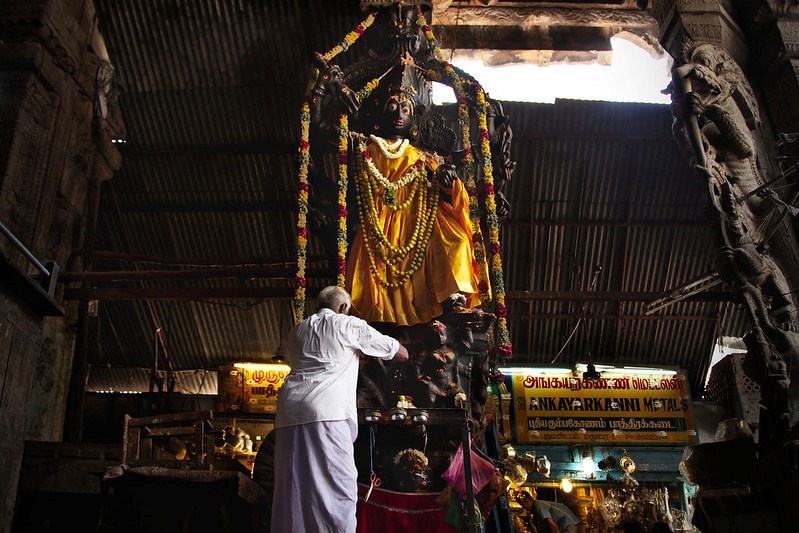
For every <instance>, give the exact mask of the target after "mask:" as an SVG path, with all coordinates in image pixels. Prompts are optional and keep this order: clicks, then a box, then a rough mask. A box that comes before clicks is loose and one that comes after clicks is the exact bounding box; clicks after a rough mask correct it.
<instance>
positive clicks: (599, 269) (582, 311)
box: [549, 265, 602, 365]
mask: <svg viewBox="0 0 799 533" xmlns="http://www.w3.org/2000/svg"><path fill="white" fill-rule="evenodd" d="M600 272H602V266H601V265H597V266H596V267H595V268H594V274H593V277H592V278H591V285H590V286H589V287H588V291H587V292H591V291H593V290H594V289H595V288H596V282H597V281H598V280H599V273H600ZM586 307H588V300H585V301H584V302H583V305H582V306H581V307H580V317H579V318H578V319H577V323H576V324H575V325H574V328H573V329H572V331H571V333H569V337H568V338H567V339H566V342H564V343H563V346H561V348H560V350H558V353H557V354H556V355H555V357H553V358H552V361H550V362H549V364H550V365H552V364H554V363H555V361H557V360H558V357H560V354H562V353H563V350H565V349H566V346H568V344H569V342H570V341H571V340H572V338H573V337H574V334H575V333H577V328H579V327H580V324H582V322H583V319H584V318H585V309H586Z"/></svg>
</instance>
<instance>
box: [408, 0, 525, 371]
mask: <svg viewBox="0 0 799 533" xmlns="http://www.w3.org/2000/svg"><path fill="white" fill-rule="evenodd" d="M419 17H420V21H421V24H422V28H423V30H424V34H425V37H426V38H427V42H428V43H429V44H430V47H431V49H432V50H433V51H434V52H435V54H436V58H437V59H438V60H439V62H440V63H441V65H442V66H443V69H444V75H445V77H446V78H447V81H448V82H449V83H448V85H450V87H452V88H453V89H454V90H455V94H456V96H457V100H458V125H459V126H460V128H461V140H462V143H463V146H464V148H465V151H466V154H465V159H464V161H465V166H466V171H467V181H466V182H465V183H466V186H467V189H468V192H469V197H470V216H471V217H472V224H473V226H474V227H475V228H480V213H479V205H478V202H477V187H476V185H475V183H474V155H473V154H472V150H471V140H470V138H469V110H468V105H467V102H468V99H467V91H466V87H465V85H467V80H464V79H463V78H462V77H461V76H460V75H458V73H457V72H456V71H455V69H454V68H453V66H452V65H451V64H450V63H449V62H448V61H446V60H444V58H443V56H442V54H441V49H440V48H439V46H438V41H437V40H436V38H435V35H433V30H432V28H431V27H430V26H429V25H428V24H427V23H426V21H425V20H424V17H423V15H422V13H421V11H420V12H419ZM437 81H441V80H437ZM468 84H469V85H471V88H472V90H473V91H474V92H475V93H476V94H475V98H476V101H477V124H478V127H479V138H480V151H481V153H482V154H483V181H484V185H485V190H484V192H485V205H486V211H487V213H486V225H487V227H488V241H489V244H490V262H489V275H490V277H491V283H492V285H493V293H494V306H495V309H494V312H495V314H496V315H497V352H498V354H499V356H500V357H502V358H509V357H511V356H512V355H513V345H512V344H511V341H510V333H509V332H508V312H507V308H506V306H505V284H504V281H503V279H504V275H503V270H502V249H501V246H500V243H499V218H498V217H497V209H496V197H495V191H494V169H493V165H492V161H491V144H490V135H489V133H488V118H487V115H488V112H487V102H486V99H485V92H484V91H483V88H482V87H481V86H480V85H479V84H477V83H471V82H468ZM475 221H476V222H475ZM474 242H475V259H477V261H478V264H480V265H481V270H480V271H481V273H482V272H483V268H482V266H483V265H484V264H485V250H484V248H483V236H482V235H481V234H480V232H479V230H478V231H476V232H475V235H474ZM478 243H479V244H478ZM480 291H481V296H484V295H485V296H487V291H488V286H487V284H483V283H481V284H480Z"/></svg>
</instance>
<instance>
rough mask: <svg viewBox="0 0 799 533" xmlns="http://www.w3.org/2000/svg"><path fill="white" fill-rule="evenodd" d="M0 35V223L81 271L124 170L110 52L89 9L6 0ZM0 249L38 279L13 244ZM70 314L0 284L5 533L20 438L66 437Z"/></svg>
mask: <svg viewBox="0 0 799 533" xmlns="http://www.w3.org/2000/svg"><path fill="white" fill-rule="evenodd" d="M0 28H2V29H1V30H0V93H2V95H3V97H2V102H0V221H2V223H3V224H4V225H5V226H6V228H8V230H10V232H11V233H12V234H13V235H14V237H15V238H16V239H17V240H18V241H19V242H20V243H21V244H22V245H23V246H24V247H25V248H26V249H27V250H28V251H29V252H30V253H31V254H32V255H33V256H34V257H35V258H37V259H39V260H40V261H41V262H45V261H53V262H55V263H56V264H58V265H69V266H70V267H74V264H72V262H73V260H74V257H73V254H74V251H75V250H77V249H82V248H83V247H84V246H85V242H84V241H85V237H86V235H87V221H88V220H89V206H90V204H91V200H89V198H91V196H92V195H93V194H96V192H97V188H98V187H99V186H100V183H101V182H102V180H104V179H107V178H110V177H111V174H112V172H113V170H114V169H116V168H118V166H119V164H120V161H119V159H120V158H119V153H118V152H117V151H116V149H115V148H114V147H113V145H112V143H111V137H113V136H115V135H117V130H120V129H124V128H120V127H119V123H114V121H113V120H112V118H113V113H111V114H109V113H108V111H107V109H108V106H106V114H105V115H104V116H103V115H98V113H97V111H96V108H97V105H96V101H97V99H98V94H100V93H102V90H100V91H98V79H99V78H98V76H97V73H98V69H99V67H100V66H101V65H102V64H103V59H104V52H105V51H104V50H103V49H102V39H101V38H100V37H99V34H98V33H97V28H96V20H95V16H94V6H93V3H92V2H91V1H89V0H86V1H83V2H81V1H73V2H64V1H61V0H40V1H37V0H10V1H6V2H2V3H0ZM0 249H1V250H2V251H3V253H4V254H5V255H6V256H7V258H8V261H9V262H10V263H12V264H13V265H15V267H17V268H18V269H19V270H20V271H21V272H30V273H31V275H32V276H35V275H37V274H36V272H35V269H33V268H31V263H30V262H29V261H27V259H26V258H25V256H24V254H23V253H22V252H20V251H19V250H18V249H17V248H16V247H15V246H13V243H11V242H10V241H9V240H8V239H5V238H4V237H0ZM78 263H79V264H80V262H78ZM60 289H62V288H61V287H58V288H57V289H56V291H55V294H54V295H52V296H53V297H54V299H55V300H56V301H58V300H60V298H59V293H60ZM64 313H65V314H64V316H63V317H57V318H46V317H45V316H43V315H42V314H40V312H39V311H38V310H37V309H36V308H34V307H32V306H31V305H30V302H29V301H27V300H26V299H25V297H24V296H23V297H20V296H18V295H17V294H15V293H13V292H12V291H11V290H10V289H9V286H7V285H6V284H5V283H0V328H1V329H0V331H2V335H0V337H1V338H2V339H3V340H0V367H2V368H3V369H4V370H5V372H3V373H0V390H2V391H3V394H2V395H0V532H5V531H10V525H11V519H12V517H13V515H14V506H15V501H16V493H17V483H18V477H19V469H20V467H21V463H22V455H23V450H24V448H23V442H24V440H43V441H58V440H60V439H61V437H62V431H63V422H64V418H65V411H66V404H67V395H68V384H69V376H70V373H71V370H72V361H73V347H72V345H73V343H74V339H75V323H76V320H77V318H78V309H77V306H75V305H67V306H65V309H64ZM80 414H81V413H77V415H79V416H80Z"/></svg>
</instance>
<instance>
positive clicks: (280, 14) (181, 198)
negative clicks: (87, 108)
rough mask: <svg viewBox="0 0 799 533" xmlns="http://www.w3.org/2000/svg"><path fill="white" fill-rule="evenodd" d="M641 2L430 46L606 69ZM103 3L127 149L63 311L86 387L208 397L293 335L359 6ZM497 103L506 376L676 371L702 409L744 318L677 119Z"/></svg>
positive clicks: (518, 8)
mask: <svg viewBox="0 0 799 533" xmlns="http://www.w3.org/2000/svg"><path fill="white" fill-rule="evenodd" d="M641 3H642V2H636V1H634V0H617V1H609V2H584V1H574V2H568V3H567V2H535V1H532V2H516V1H501V0H500V1H496V2H478V1H472V2H457V1H452V2H449V1H445V2H436V11H435V14H434V17H433V31H434V32H435V33H436V35H437V36H440V41H441V43H442V48H444V49H446V50H450V49H451V48H452V47H455V48H456V49H457V51H458V52H459V53H463V54H472V55H474V54H476V53H478V52H480V51H482V52H483V53H485V54H486V55H485V56H484V57H486V58H489V60H490V61H493V62H502V61H505V60H508V59H509V58H510V59H511V60H514V59H513V58H516V59H515V60H519V59H520V58H526V57H531V58H535V59H536V60H538V61H572V62H574V61H585V60H591V59H592V58H593V60H602V57H603V54H605V53H607V51H608V50H609V49H610V48H609V38H610V37H611V36H612V35H615V34H617V33H619V32H622V31H624V32H629V36H630V37H631V38H634V39H639V40H640V42H644V43H655V39H654V37H653V35H656V34H657V27H656V25H655V23H654V19H652V18H651V14H650V13H649V12H648V10H647V8H644V9H642V8H641V7H639V4H641ZM486 4H487V5H486ZM644 4H645V2H644ZM96 6H97V15H98V24H99V27H100V30H101V32H102V34H103V36H104V38H105V44H106V47H107V50H108V56H109V58H110V60H111V62H112V63H113V65H114V67H115V69H116V73H117V75H118V77H119V81H120V83H121V87H122V96H121V99H120V107H121V112H122V119H123V120H124V124H125V130H126V131H125V135H124V137H125V140H126V143H125V144H124V145H120V146H121V148H120V151H121V153H122V157H123V162H122V166H121V168H120V170H119V171H118V172H116V173H115V175H114V177H113V178H112V179H110V180H108V181H107V182H105V183H104V184H103V185H102V188H101V195H100V202H99V212H98V223H97V235H96V241H95V243H94V245H93V246H91V247H90V248H93V255H92V259H91V260H90V261H89V262H88V263H87V270H90V271H91V272H93V273H92V274H90V275H89V274H81V273H78V272H69V271H67V272H65V273H64V274H63V275H62V277H61V280H62V281H63V282H65V283H68V289H67V291H66V297H67V298H70V299H78V298H89V299H92V300H96V301H97V303H98V305H97V307H96V316H95V317H93V318H91V320H90V324H89V330H90V339H91V342H90V343H89V345H88V349H87V357H88V362H89V364H90V368H91V375H90V379H89V390H125V389H135V388H136V387H137V385H136V383H134V382H135V380H136V379H138V378H136V376H137V375H139V374H137V373H136V372H145V373H146V371H147V370H146V369H152V368H153V367H155V366H157V367H158V368H159V369H166V368H171V369H173V370H175V371H187V372H185V373H183V374H181V375H180V377H179V379H178V381H177V383H176V389H177V390H183V391H185V392H199V391H200V390H201V387H202V385H198V383H199V382H198V381H196V378H194V377H192V376H194V375H195V374H200V373H201V374H202V375H205V374H204V373H202V372H199V371H202V370H214V369H217V368H218V367H219V366H221V365H224V364H228V363H231V362H234V361H268V360H269V359H270V358H271V357H272V356H273V355H274V354H275V353H276V351H278V350H279V349H280V348H281V347H282V343H281V339H282V338H283V336H284V335H285V333H286V332H287V331H288V329H289V327H290V326H291V325H292V323H293V316H292V301H291V299H292V297H293V293H294V290H293V277H294V275H295V272H296V260H295V253H296V252H295V250H296V248H295V242H294V232H295V221H296V200H295V199H296V183H297V168H298V167H297V147H298V141H299V107H300V103H301V100H302V97H303V95H304V93H305V90H306V87H307V83H308V76H309V72H310V67H311V64H310V58H311V57H312V53H313V52H314V51H326V50H328V49H330V48H331V47H332V46H333V45H334V44H336V43H337V42H339V41H340V40H341V38H342V37H343V36H344V35H345V34H346V33H347V32H349V31H350V30H351V29H352V28H354V27H355V26H356V25H357V24H358V23H359V22H360V21H361V20H362V19H363V18H364V12H363V11H362V9H361V7H362V6H361V5H360V3H359V2H358V1H357V0H339V1H328V0H269V1H268V2H264V1H260V0H192V1H175V0H128V1H125V2H118V1H116V0H96ZM478 81H479V80H478ZM503 105H504V108H505V112H506V113H507V114H508V115H509V116H510V117H511V124H512V127H513V131H514V140H513V151H512V157H513V159H514V160H515V161H516V162H517V167H516V171H515V174H514V177H513V179H512V181H511V182H510V184H509V186H508V189H507V195H508V197H509V199H510V201H511V204H512V211H511V216H510V218H509V220H508V221H507V222H506V223H505V224H504V225H503V227H502V229H501V244H502V250H503V261H504V271H505V288H506V291H507V307H508V323H509V329H510V333H511V336H512V342H513V346H514V355H513V358H512V360H511V361H510V362H509V364H532V365H546V364H550V363H552V362H553V361H554V362H555V364H556V365H557V366H570V365H573V364H574V363H576V362H586V361H587V359H588V357H591V359H592V361H593V362H595V363H607V364H615V365H646V366H650V365H656V366H668V367H679V368H682V369H685V370H686V371H687V372H688V376H689V380H690V383H691V386H692V388H693V391H694V395H695V396H697V395H699V393H700V392H701V388H702V382H703V381H702V380H703V379H704V377H705V375H706V373H707V371H708V364H709V361H710V356H711V353H712V351H713V347H714V344H715V342H716V340H717V339H718V338H719V336H720V335H740V334H741V333H742V330H743V329H744V327H745V325H746V322H745V319H744V317H743V316H742V314H741V313H740V311H739V310H738V308H737V306H736V305H735V303H734V302H733V297H734V295H733V294H732V293H731V292H728V291H726V290H725V287H724V286H723V285H721V284H717V283H716V280H715V278H714V277H713V273H714V272H715V262H716V258H715V256H716V252H717V250H718V242H717V235H716V229H715V224H714V223H713V220H712V219H711V218H710V217H708V216H707V215H708V212H709V210H708V201H707V194H706V191H705V189H704V187H703V185H702V183H701V180H699V179H697V178H696V177H695V176H694V175H693V174H692V173H691V172H690V171H689V169H688V168H687V164H686V163H685V162H684V160H683V158H682V156H681V155H680V153H679V152H678V150H677V146H676V144H675V142H674V141H673V139H672V137H671V132H670V125H671V115H670V112H669V109H668V107H667V106H663V105H651V104H620V103H603V102H585V101H562V100H561V101H558V103H556V104H554V105H549V104H524V103H518V102H503ZM309 254H310V259H309V269H310V270H309V278H310V279H309V283H311V284H312V285H311V290H310V291H309V292H311V293H312V292H313V289H314V288H319V287H322V286H324V285H327V284H330V283H333V282H334V281H335V279H334V277H333V276H332V275H330V272H331V270H330V268H329V266H328V265H327V262H326V260H325V259H324V255H323V253H322V246H321V244H320V243H319V242H318V239H316V238H315V237H314V236H313V235H311V240H310V245H309ZM67 270H68V269H67ZM692 282H696V284H695V285H691V283H692ZM692 288H697V289H700V290H698V291H697V292H696V294H693V291H692V290H689V289H692ZM664 296H669V298H668V299H667V300H666V301H665V302H664V303H665V304H666V305H664V306H663V307H661V308H657V306H654V305H653V304H654V303H656V301H657V300H658V299H660V298H662V297H664ZM312 305H313V304H312V303H311V304H310V306H311V307H310V309H312V308H313V307H312ZM93 311H94V309H93ZM92 314H94V312H93V313H92ZM139 385H141V384H139ZM144 386H146V383H145V384H144Z"/></svg>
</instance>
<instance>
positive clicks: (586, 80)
mask: <svg viewBox="0 0 799 533" xmlns="http://www.w3.org/2000/svg"><path fill="white" fill-rule="evenodd" d="M611 46H612V48H613V54H612V59H611V64H610V65H600V64H577V65H575V64H555V65H546V66H538V65H529V64H513V65H503V66H498V67H494V66H487V65H484V64H483V62H482V61H481V60H479V59H475V60H454V61H453V64H454V65H455V66H457V67H459V68H460V69H462V70H464V71H465V72H467V73H469V74H471V75H472V76H474V78H475V79H476V80H478V81H479V82H480V84H481V85H482V86H483V88H484V89H485V91H486V92H487V93H488V95H489V96H490V97H491V98H493V99H495V100H501V101H506V102H538V103H554V102H555V99H556V98H565V99H570V100H591V101H604V102H640V103H651V104H668V103H669V102H670V97H669V95H667V94H663V93H662V92H661V91H663V89H665V88H666V86H667V85H668V83H669V80H670V74H669V72H670V69H671V65H672V59H671V57H669V55H668V54H664V55H663V57H661V58H659V59H658V58H654V57H652V55H650V54H649V52H647V51H646V50H644V49H643V48H641V47H640V46H638V45H636V44H635V43H632V42H630V41H628V40H626V39H623V38H620V37H613V38H612V39H611ZM433 100H434V102H435V103H437V104H443V103H449V102H454V101H455V97H454V93H453V92H452V90H451V89H450V88H449V87H446V86H444V85H440V84H435V85H434V88H433Z"/></svg>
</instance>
